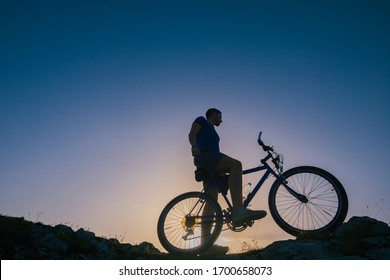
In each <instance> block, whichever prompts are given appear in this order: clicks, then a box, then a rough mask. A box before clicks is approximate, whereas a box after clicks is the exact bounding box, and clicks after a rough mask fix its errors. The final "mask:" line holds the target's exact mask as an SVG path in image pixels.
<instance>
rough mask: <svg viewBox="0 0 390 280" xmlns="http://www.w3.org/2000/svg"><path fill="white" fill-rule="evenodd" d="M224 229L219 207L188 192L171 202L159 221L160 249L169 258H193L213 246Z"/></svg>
mask: <svg viewBox="0 0 390 280" xmlns="http://www.w3.org/2000/svg"><path fill="white" fill-rule="evenodd" d="M222 225H223V216H222V210H221V207H220V205H219V204H218V202H217V201H215V200H214V199H213V198H212V197H210V196H209V195H207V194H205V193H202V192H189V193H184V194H182V195H179V196H178V197H176V198H174V199H172V201H171V202H169V203H168V204H167V206H165V208H164V209H163V211H162V212H161V215H160V217H159V220H158V225H157V234H158V238H159V240H160V243H161V245H162V246H163V247H164V248H165V249H166V250H167V251H168V252H169V253H172V254H176V255H184V254H189V255H196V254H198V253H200V252H202V251H204V250H206V249H207V248H208V247H210V246H211V245H213V244H214V242H215V241H216V240H217V238H218V236H219V234H220V233H221V230H222Z"/></svg>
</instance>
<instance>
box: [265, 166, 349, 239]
mask: <svg viewBox="0 0 390 280" xmlns="http://www.w3.org/2000/svg"><path fill="white" fill-rule="evenodd" d="M281 177H282V178H284V180H285V181H287V185H288V186H289V187H291V188H292V189H294V190H295V191H297V192H298V193H301V194H304V195H305V196H306V197H307V199H308V201H307V202H301V201H299V200H298V199H296V198H295V197H293V196H292V195H291V194H290V193H289V192H287V190H286V188H285V187H284V185H283V184H282V183H281V182H280V180H278V179H276V180H275V182H274V183H273V185H272V186H271V189H270V193H269V196H268V203H269V208H270V212H271V215H272V217H273V219H274V220H275V222H276V223H277V224H278V225H279V227H281V228H282V229H283V230H284V231H286V232H287V233H289V234H291V235H294V236H298V235H299V234H302V233H330V232H333V231H334V230H335V229H336V228H337V227H338V226H339V225H341V224H342V223H343V222H344V220H345V217H346V216H347V212H348V197H347V194H346V192H345V189H344V187H343V185H342V184H341V183H340V181H339V180H338V179H337V178H336V177H335V176H333V175H332V174H331V173H329V172H327V171H325V170H323V169H320V168H318V167H313V166H299V167H295V168H292V169H289V170H287V171H286V172H284V173H283V174H282V176H281Z"/></svg>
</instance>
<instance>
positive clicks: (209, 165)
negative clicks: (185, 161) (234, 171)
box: [194, 152, 226, 176]
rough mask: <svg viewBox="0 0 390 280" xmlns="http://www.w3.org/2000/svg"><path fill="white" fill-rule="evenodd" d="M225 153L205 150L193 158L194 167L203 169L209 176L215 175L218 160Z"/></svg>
mask: <svg viewBox="0 0 390 280" xmlns="http://www.w3.org/2000/svg"><path fill="white" fill-rule="evenodd" d="M225 156H226V155H225V154H223V153H220V152H205V153H202V154H201V155H200V156H197V157H195V158H194V164H195V166H196V167H201V168H203V169H205V170H206V171H207V172H208V173H209V174H210V175H211V176H215V175H217V167H218V164H219V162H220V161H221V159H222V158H223V157H225Z"/></svg>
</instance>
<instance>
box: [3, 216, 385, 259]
mask: <svg viewBox="0 0 390 280" xmlns="http://www.w3.org/2000/svg"><path fill="white" fill-rule="evenodd" d="M0 258H1V259H2V260H5V259H19V260H22V259H44V260H49V259H62V260H71V259H90V260H99V259H105V260H110V259H114V260H115V259H116V260H119V259H178V257H176V256H173V255H170V254H166V253H161V252H160V251H159V250H158V249H157V248H155V246H154V245H153V244H151V243H149V242H143V243H141V244H138V245H131V244H128V243H120V242H119V241H118V240H117V239H115V238H111V239H106V238H102V237H97V236H95V234H94V233H93V232H90V231H86V230H84V229H82V228H81V229H79V230H77V231H74V230H73V229H72V228H70V227H68V226H65V225H57V226H48V225H44V224H42V223H33V222H30V221H26V220H25V219H24V218H14V217H8V216H3V215H0ZM183 258H184V259H205V258H201V257H180V259H183ZM206 259H238V260H239V259H264V260H289V259H295V260H314V259H317V260H318V259H321V260H322V259H323V260H326V259H378V260H379V259H387V260H388V259H390V227H389V225H388V224H386V223H384V222H380V221H377V220H375V219H372V218H369V217H353V218H351V219H350V220H349V221H348V222H347V223H344V224H343V225H342V226H340V227H339V228H338V229H337V230H336V231H335V232H334V233H333V234H332V235H328V236H325V235H306V236H300V237H298V238H297V239H295V240H283V241H276V242H274V243H272V244H270V245H269V246H267V247H266V248H264V249H261V250H255V251H250V252H247V253H242V254H228V255H225V256H214V257H207V258H206Z"/></svg>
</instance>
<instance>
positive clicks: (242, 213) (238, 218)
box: [232, 207, 267, 225]
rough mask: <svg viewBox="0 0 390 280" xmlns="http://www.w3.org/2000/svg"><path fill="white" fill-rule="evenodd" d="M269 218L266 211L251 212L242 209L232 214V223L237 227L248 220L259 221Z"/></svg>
mask: <svg viewBox="0 0 390 280" xmlns="http://www.w3.org/2000/svg"><path fill="white" fill-rule="evenodd" d="M265 216H267V212H266V211H264V210H251V209H247V208H245V207H240V208H239V209H238V210H237V211H235V212H233V214H232V222H233V224H235V225H238V224H241V223H242V222H244V221H247V220H259V219H262V218H264V217H265Z"/></svg>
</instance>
